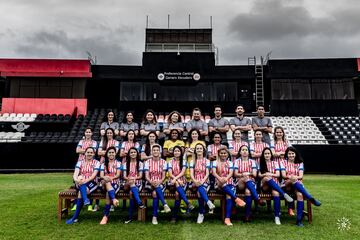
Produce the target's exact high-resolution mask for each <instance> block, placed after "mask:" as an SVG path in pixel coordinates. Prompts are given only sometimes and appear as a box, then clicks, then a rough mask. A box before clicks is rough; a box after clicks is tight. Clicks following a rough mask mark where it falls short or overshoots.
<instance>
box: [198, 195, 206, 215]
mask: <svg viewBox="0 0 360 240" xmlns="http://www.w3.org/2000/svg"><path fill="white" fill-rule="evenodd" d="M198 203H199V213H200V214H204V213H205V208H204V199H203V198H202V197H200V198H198Z"/></svg>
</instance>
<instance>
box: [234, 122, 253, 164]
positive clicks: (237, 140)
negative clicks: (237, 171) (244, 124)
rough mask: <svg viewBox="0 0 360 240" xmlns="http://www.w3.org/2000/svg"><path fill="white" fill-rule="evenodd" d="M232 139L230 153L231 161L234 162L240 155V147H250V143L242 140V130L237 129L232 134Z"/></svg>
mask: <svg viewBox="0 0 360 240" xmlns="http://www.w3.org/2000/svg"><path fill="white" fill-rule="evenodd" d="M232 139H233V140H232V141H230V142H229V151H230V153H231V159H232V160H233V161H234V160H235V159H236V156H237V155H238V153H239V150H240V147H241V146H244V145H245V146H249V143H248V142H245V141H243V140H242V139H241V130H240V129H235V131H234V132H233V133H232Z"/></svg>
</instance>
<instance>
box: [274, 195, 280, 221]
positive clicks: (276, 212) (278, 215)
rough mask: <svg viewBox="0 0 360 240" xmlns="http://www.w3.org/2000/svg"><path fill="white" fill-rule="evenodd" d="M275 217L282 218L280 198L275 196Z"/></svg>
mask: <svg viewBox="0 0 360 240" xmlns="http://www.w3.org/2000/svg"><path fill="white" fill-rule="evenodd" d="M274 212H275V217H280V197H277V196H274Z"/></svg>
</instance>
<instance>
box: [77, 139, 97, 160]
mask: <svg viewBox="0 0 360 240" xmlns="http://www.w3.org/2000/svg"><path fill="white" fill-rule="evenodd" d="M77 147H79V148H81V149H82V150H86V149H87V148H88V147H92V148H94V150H95V151H96V150H97V142H96V141H95V140H84V139H82V140H80V141H79V143H78V145H77ZM84 159H85V154H79V158H78V161H82V160H84Z"/></svg>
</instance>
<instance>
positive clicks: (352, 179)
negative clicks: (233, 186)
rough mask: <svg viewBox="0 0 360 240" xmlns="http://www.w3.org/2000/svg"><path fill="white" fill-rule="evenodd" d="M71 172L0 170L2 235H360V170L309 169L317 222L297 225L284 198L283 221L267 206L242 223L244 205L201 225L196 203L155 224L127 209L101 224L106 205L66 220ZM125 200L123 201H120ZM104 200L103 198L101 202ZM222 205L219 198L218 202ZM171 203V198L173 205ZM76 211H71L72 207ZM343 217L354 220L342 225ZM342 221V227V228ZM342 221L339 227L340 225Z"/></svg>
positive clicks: (217, 211)
mask: <svg viewBox="0 0 360 240" xmlns="http://www.w3.org/2000/svg"><path fill="white" fill-rule="evenodd" d="M71 176H72V174H71V173H47V174H1V175H0V186H1V188H0V203H1V205H0V206H1V207H0V208H1V218H0V239H70V238H71V239H100V238H109V239H172V240H175V239H317V240H318V239H359V238H360V227H359V224H360V204H359V200H360V190H359V186H360V176H335V175H305V182H304V184H305V186H306V187H307V189H308V190H309V191H310V192H311V193H312V194H313V195H314V196H316V197H317V198H318V199H319V200H320V201H321V202H322V205H321V207H315V206H314V207H313V215H314V216H313V223H312V224H308V222H307V219H306V218H304V225H305V227H303V228H299V227H297V226H295V224H294V223H295V218H294V217H289V216H288V215H287V212H286V208H285V206H284V203H283V202H282V204H281V205H282V217H281V223H282V225H281V226H276V225H275V223H274V222H273V214H272V213H268V212H267V211H266V208H261V209H260V213H258V214H256V215H254V221H253V222H251V223H243V222H242V221H241V219H242V216H243V215H244V213H243V210H239V209H238V211H237V214H236V215H233V216H232V222H233V224H234V226H233V227H226V226H224V225H223V223H222V221H221V219H220V207H217V209H215V214H213V215H208V214H206V215H205V220H204V223H203V224H202V225H199V224H196V217H197V208H195V209H194V210H193V212H192V214H191V215H190V216H185V215H181V214H179V215H180V216H181V217H180V219H179V221H178V222H177V223H176V224H172V223H170V218H171V215H170V214H164V213H160V214H159V225H156V226H153V225H152V224H151V216H150V214H151V211H148V217H147V222H146V223H139V222H136V221H135V222H132V223H130V224H124V223H123V221H124V219H125V217H126V215H127V209H126V210H121V207H119V208H117V209H115V212H111V213H110V220H109V223H108V224H107V225H105V226H101V225H99V222H100V220H101V218H102V210H101V211H98V212H88V211H87V209H86V208H84V209H83V210H82V212H81V214H80V217H79V222H78V223H76V224H74V225H71V226H67V225H66V224H65V221H64V220H63V221H62V222H61V224H58V222H57V216H56V208H57V194H58V192H59V191H61V190H64V189H66V188H67V187H69V186H70V185H71V183H72V181H71ZM120 202H122V201H120ZM101 204H102V206H103V205H104V202H103V201H102V202H101ZM216 204H217V205H218V206H219V202H216ZM171 205H172V202H171V204H170V206H171ZM70 214H72V213H70ZM343 220H349V221H348V222H350V225H347V226H342V225H340V223H341V222H342V221H343ZM341 226H342V227H343V228H341ZM339 227H340V228H339Z"/></svg>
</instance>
